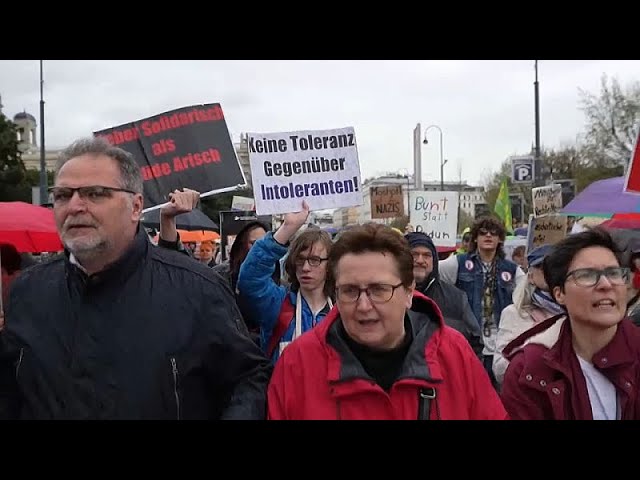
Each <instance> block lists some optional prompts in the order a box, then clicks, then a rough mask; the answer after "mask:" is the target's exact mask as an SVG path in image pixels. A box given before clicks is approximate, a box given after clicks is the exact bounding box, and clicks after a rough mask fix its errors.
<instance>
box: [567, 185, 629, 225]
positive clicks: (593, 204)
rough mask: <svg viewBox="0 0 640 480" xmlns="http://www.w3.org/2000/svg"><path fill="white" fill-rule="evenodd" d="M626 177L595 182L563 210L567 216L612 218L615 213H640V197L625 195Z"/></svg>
mask: <svg viewBox="0 0 640 480" xmlns="http://www.w3.org/2000/svg"><path fill="white" fill-rule="evenodd" d="M624 180H625V177H613V178H607V179H604V180H598V181H596V182H593V183H592V184H591V185H589V186H588V187H587V188H585V189H584V190H583V191H582V192H580V193H579V194H578V195H576V197H575V198H574V199H573V200H571V201H570V202H569V203H568V204H567V205H565V207H564V208H563V209H562V213H564V214H567V215H580V216H589V215H593V216H611V215H613V214H614V213H632V212H640V195H637V194H632V193H625V192H624V191H623V188H624Z"/></svg>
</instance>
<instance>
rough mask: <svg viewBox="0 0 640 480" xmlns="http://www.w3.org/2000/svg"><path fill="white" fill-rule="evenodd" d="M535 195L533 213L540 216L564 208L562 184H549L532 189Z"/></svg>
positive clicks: (533, 195) (532, 194)
mask: <svg viewBox="0 0 640 480" xmlns="http://www.w3.org/2000/svg"><path fill="white" fill-rule="evenodd" d="M531 196H532V197H533V215H534V216H535V217H540V216H542V215H550V214H554V213H558V212H559V211H560V210H562V186H561V185H556V184H554V185H547V186H545V187H536V188H534V189H532V190H531Z"/></svg>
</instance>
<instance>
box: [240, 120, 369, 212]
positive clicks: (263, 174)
mask: <svg viewBox="0 0 640 480" xmlns="http://www.w3.org/2000/svg"><path fill="white" fill-rule="evenodd" d="M247 137H248V141H249V163H250V165H251V175H252V178H253V185H254V197H255V201H256V211H257V212H258V213H259V214H261V215H265V214H278V213H289V212H297V211H300V209H301V205H302V201H303V200H306V201H307V204H308V205H309V208H310V209H311V210H324V209H327V208H339V207H350V206H355V205H362V190H361V183H360V164H359V162H358V149H357V146H356V138H355V133H354V130H353V128H352V127H346V128H339V129H333V130H315V131H297V132H281V133H248V134H247Z"/></svg>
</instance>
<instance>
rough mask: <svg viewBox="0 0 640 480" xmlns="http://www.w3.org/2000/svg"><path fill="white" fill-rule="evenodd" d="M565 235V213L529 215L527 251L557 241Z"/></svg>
mask: <svg viewBox="0 0 640 480" xmlns="http://www.w3.org/2000/svg"><path fill="white" fill-rule="evenodd" d="M566 235H567V217H566V216H565V215H545V216H542V217H534V216H533V215H531V216H530V217H529V229H528V231H527V251H528V252H530V251H531V250H533V249H534V248H537V247H540V246H542V245H553V244H555V243H558V242H559V241H560V240H562V239H563V238H564V237H565V236H566Z"/></svg>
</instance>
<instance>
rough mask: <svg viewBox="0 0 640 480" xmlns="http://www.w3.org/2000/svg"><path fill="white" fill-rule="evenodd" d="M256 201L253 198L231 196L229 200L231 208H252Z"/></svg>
mask: <svg viewBox="0 0 640 480" xmlns="http://www.w3.org/2000/svg"><path fill="white" fill-rule="evenodd" d="M255 208H256V202H255V200H253V198H249V197H239V196H237V195H234V196H233V199H232V200H231V210H254V209H255Z"/></svg>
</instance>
